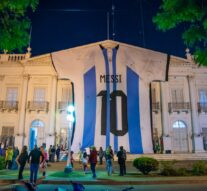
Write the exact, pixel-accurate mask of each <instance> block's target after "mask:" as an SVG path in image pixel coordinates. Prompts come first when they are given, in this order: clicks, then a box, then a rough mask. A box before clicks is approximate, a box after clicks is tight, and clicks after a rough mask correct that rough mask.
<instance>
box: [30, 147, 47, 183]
mask: <svg viewBox="0 0 207 191" xmlns="http://www.w3.org/2000/svg"><path fill="white" fill-rule="evenodd" d="M40 157H41V158H42V161H41V163H42V162H43V160H44V156H43V154H42V152H41V151H40V150H39V149H38V148H37V145H35V147H34V149H33V150H32V151H31V152H30V154H29V157H28V163H29V161H30V158H31V163H30V183H32V184H36V181H37V172H38V169H39V163H40Z"/></svg>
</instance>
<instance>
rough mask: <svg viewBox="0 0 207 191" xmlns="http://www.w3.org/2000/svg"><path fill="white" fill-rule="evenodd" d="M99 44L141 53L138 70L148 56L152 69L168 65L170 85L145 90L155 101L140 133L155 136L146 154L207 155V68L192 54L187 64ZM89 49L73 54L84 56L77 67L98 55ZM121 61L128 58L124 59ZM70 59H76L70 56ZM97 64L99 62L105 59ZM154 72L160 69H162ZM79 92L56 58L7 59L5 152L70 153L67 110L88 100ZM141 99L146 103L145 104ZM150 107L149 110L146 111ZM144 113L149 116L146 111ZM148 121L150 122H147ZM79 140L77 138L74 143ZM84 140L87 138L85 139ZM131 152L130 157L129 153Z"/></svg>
mask: <svg viewBox="0 0 207 191" xmlns="http://www.w3.org/2000/svg"><path fill="white" fill-rule="evenodd" d="M97 44H98V45H100V44H102V45H103V46H105V49H106V50H107V51H108V50H109V49H111V46H110V44H113V45H114V44H116V45H117V44H119V46H120V49H119V51H121V50H123V49H124V51H125V52H124V54H126V55H127V52H128V51H129V52H133V51H134V50H135V54H134V55H136V54H137V53H136V52H138V53H139V52H141V54H140V57H138V58H137V57H136V56H134V57H135V58H136V59H135V61H134V62H136V63H137V64H138V65H139V63H142V62H141V60H142V55H143V56H144V57H145V58H146V57H147V56H148V55H149V58H150V60H151V61H150V65H148V67H151V66H152V64H153V63H154V62H153V61H154V60H155V61H156V62H158V61H159V62H161V61H163V62H166V66H167V68H166V79H165V80H156V79H154V78H152V80H148V81H144V84H147V87H148V86H149V92H146V94H144V95H147V96H145V97H146V98H145V99H147V100H148V101H149V113H148V109H146V111H147V112H146V114H145V115H146V118H144V120H143V121H144V122H143V123H141V127H140V128H141V129H142V128H143V127H142V124H143V126H145V125H146V126H148V129H149V130H150V133H149V134H147V136H149V135H150V136H149V138H148V139H146V138H145V140H144V141H142V144H148V145H149V149H148V150H147V149H146V150H145V151H144V153H152V152H153V151H154V152H163V153H192V152H206V150H207V68H206V67H203V66H198V65H197V64H196V63H195V62H194V60H193V58H192V56H191V55H190V53H189V51H187V52H186V56H187V58H186V59H184V58H179V57H175V56H169V55H165V54H162V53H159V52H155V51H150V50H147V49H141V48H138V47H133V46H128V45H125V44H123V43H118V42H113V41H103V42H98V43H95V44H94V46H95V45H97ZM106 45H107V46H106ZM108 45H109V46H108ZM89 47H91V45H89ZM125 47H126V48H125ZM87 48H88V45H87V46H82V47H77V48H76V49H75V50H74V49H73V50H72V52H75V51H77V55H78V56H77V58H76V59H74V60H73V64H76V65H77V64H78V62H80V60H81V59H82V57H84V59H86V58H89V57H91V55H93V54H90V53H89V52H88V51H85V50H88V49H87ZM84 51H85V52H84ZM68 52H70V49H69V51H68ZM81 52H84V54H81ZM75 54H76V53H75ZM97 54H98V53H97ZM120 55H122V54H121V53H120ZM68 56H69V58H70V54H69V55H68ZM72 56H73V55H72V53H71V57H72ZM129 56H130V57H129ZM112 57H113V55H112ZM128 57H129V58H128ZM128 57H127V59H125V57H122V58H121V60H126V61H125V62H129V61H128V60H130V58H131V57H133V54H132V55H130V54H128ZM94 58H96V57H94ZM97 58H98V60H99V57H97ZM158 58H159V59H158ZM160 60H161V61H160ZM117 62H118V61H117ZM136 63H135V64H136ZM143 63H144V62H143ZM109 64H110V58H109ZM147 64H149V63H146V65H147ZM128 66H130V63H129V64H128ZM144 67H145V65H140V67H139V71H143V68H144ZM154 67H155V68H156V65H155V66H154ZM132 68H133V67H132ZM158 69H159V68H158ZM117 70H118V69H117ZM160 70H161V69H160ZM147 72H148V73H144V72H143V76H148V75H150V74H149V72H151V71H147ZM140 76H141V75H140ZM143 76H141V77H140V79H141V78H143ZM102 80H104V78H102ZM105 80H106V79H105ZM117 81H118V79H117ZM73 86H74V87H75V88H76V87H77V86H78V84H77V83H74V79H73V78H72V77H71V79H69V78H65V77H64V76H60V74H59V73H58V70H57V67H56V66H55V65H54V58H53V56H52V54H45V55H41V56H36V57H31V56H30V52H29V51H28V52H27V53H26V54H21V55H20V54H1V55H0V135H1V137H0V138H1V140H0V142H2V143H3V145H5V146H8V145H15V146H18V147H22V145H28V146H29V148H30V149H32V148H33V147H34V144H38V145H41V144H43V143H46V145H47V147H49V145H56V144H59V145H63V147H67V134H68V121H67V120H66V115H67V112H66V109H67V105H68V104H69V103H73V101H74V100H75V103H74V104H75V106H76V102H77V100H78V99H81V98H82V97H83V96H84V93H83V94H82V93H81V94H78V95H77V94H76V92H75V95H74V89H73ZM78 87H79V86H78ZM140 92H142V88H140ZM97 99H99V98H97ZM140 99H141V100H140V101H142V102H143V99H142V98H140ZM146 107H148V106H147V105H146ZM143 110H144V111H145V107H143ZM117 112H118V111H117ZM141 112H142V110H141ZM80 115H81V114H80ZM117 115H118V114H117ZM129 115H130V114H128V116H129ZM141 115H143V114H141ZM76 117H77V118H78V117H79V113H76ZM146 119H147V120H148V121H149V122H145V121H147V120H146ZM79 126H80V127H79V128H83V127H82V125H79ZM141 131H143V130H141ZM143 134H144V133H142V135H143ZM77 136H78V135H77V134H74V139H75V138H76V137H77ZM79 136H80V137H82V136H83V134H80V135H79ZM148 142H150V144H149V143H148ZM75 144H76V145H75V147H74V148H76V149H75V151H78V149H77V148H79V147H80V145H81V144H82V142H81V141H79V140H78V141H75ZM88 146H90V145H88ZM128 151H129V152H130V150H129V149H128Z"/></svg>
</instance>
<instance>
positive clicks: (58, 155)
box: [56, 145, 60, 162]
mask: <svg viewBox="0 0 207 191" xmlns="http://www.w3.org/2000/svg"><path fill="white" fill-rule="evenodd" d="M56 158H57V160H56V161H57V162H59V160H60V146H58V145H57V149H56Z"/></svg>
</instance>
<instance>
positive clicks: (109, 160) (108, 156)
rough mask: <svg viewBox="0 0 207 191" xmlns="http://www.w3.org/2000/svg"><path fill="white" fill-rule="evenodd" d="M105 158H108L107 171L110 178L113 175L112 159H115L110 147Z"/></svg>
mask: <svg viewBox="0 0 207 191" xmlns="http://www.w3.org/2000/svg"><path fill="white" fill-rule="evenodd" d="M105 158H106V169H107V173H108V176H110V175H111V174H112V159H113V155H112V153H111V152H110V147H108V148H107V149H106V152H105Z"/></svg>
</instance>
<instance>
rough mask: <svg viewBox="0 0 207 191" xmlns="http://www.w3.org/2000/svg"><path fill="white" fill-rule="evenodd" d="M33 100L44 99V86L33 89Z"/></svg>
mask: <svg viewBox="0 0 207 191" xmlns="http://www.w3.org/2000/svg"><path fill="white" fill-rule="evenodd" d="M34 101H38V102H39V101H45V88H35V89H34Z"/></svg>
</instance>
